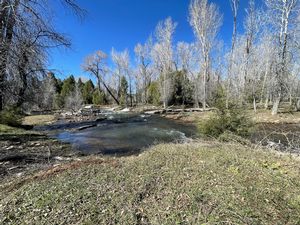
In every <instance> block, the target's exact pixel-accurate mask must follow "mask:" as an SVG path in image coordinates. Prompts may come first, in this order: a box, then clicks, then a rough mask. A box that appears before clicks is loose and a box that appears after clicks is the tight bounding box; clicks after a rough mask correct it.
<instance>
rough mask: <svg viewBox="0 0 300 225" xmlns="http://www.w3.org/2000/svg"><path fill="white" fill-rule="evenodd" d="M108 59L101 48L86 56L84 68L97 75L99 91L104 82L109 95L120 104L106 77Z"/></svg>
mask: <svg viewBox="0 0 300 225" xmlns="http://www.w3.org/2000/svg"><path fill="white" fill-rule="evenodd" d="M106 59H107V55H106V54H105V53H104V52H102V51H100V50H99V51H96V52H95V53H94V54H91V55H89V56H87V57H86V58H85V60H84V63H83V64H82V68H83V70H84V71H85V72H88V73H90V74H92V75H94V76H95V77H96V79H97V83H98V88H99V91H101V84H103V86H104V88H105V89H106V90H107V92H108V93H109V95H110V96H111V97H112V98H113V99H114V100H115V102H116V103H117V104H118V105H119V104H120V103H119V100H118V99H117V98H116V97H115V96H114V94H113V92H112V91H111V90H110V88H109V86H108V85H107V84H106V82H105V79H104V77H105V75H106V73H107V72H108V68H107V65H106Z"/></svg>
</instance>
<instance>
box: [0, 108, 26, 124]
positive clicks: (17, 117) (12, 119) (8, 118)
mask: <svg viewBox="0 0 300 225" xmlns="http://www.w3.org/2000/svg"><path fill="white" fill-rule="evenodd" d="M0 124H5V125H8V126H12V127H19V126H21V124H22V116H21V111H20V109H18V108H15V107H10V108H7V109H4V110H3V111H1V112H0Z"/></svg>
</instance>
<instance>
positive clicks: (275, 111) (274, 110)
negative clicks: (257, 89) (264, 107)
mask: <svg viewBox="0 0 300 225" xmlns="http://www.w3.org/2000/svg"><path fill="white" fill-rule="evenodd" d="M280 100H281V95H280V94H279V95H278V96H276V98H275V100H274V103H273V108H272V115H273V116H274V115H277V114H278V109H279V104H280Z"/></svg>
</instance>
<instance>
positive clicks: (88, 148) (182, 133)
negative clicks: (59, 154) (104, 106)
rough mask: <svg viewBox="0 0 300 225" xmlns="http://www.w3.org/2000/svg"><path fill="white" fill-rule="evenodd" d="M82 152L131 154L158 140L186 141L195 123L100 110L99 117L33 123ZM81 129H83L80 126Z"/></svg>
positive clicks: (168, 141) (193, 132) (159, 141)
mask: <svg viewBox="0 0 300 225" xmlns="http://www.w3.org/2000/svg"><path fill="white" fill-rule="evenodd" d="M35 129H36V130H42V131H46V132H47V133H48V134H49V136H51V137H53V138H56V139H58V140H60V141H63V142H66V143H70V144H71V145H72V147H73V149H74V150H76V151H79V152H81V153H83V154H104V155H117V156H122V155H132V154H138V153H139V152H141V151H142V150H143V149H145V148H148V147H150V146H151V145H154V144H159V143H170V142H185V141H186V140H188V139H189V138H191V137H193V135H195V134H196V127H195V126H194V125H192V124H185V123H180V122H176V121H173V120H169V119H166V118H162V117H160V116H157V115H144V114H132V113H123V114H121V113H113V114H103V115H102V118H100V119H99V121H98V122H97V121H90V122H79V123H64V121H61V122H59V123H56V124H54V125H50V126H43V127H36V128H35ZM81 129H82V130H81Z"/></svg>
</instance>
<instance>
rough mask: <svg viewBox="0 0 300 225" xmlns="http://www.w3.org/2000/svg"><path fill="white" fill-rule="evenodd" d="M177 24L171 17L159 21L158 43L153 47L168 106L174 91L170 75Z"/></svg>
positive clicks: (165, 101) (163, 95)
mask: <svg viewBox="0 0 300 225" xmlns="http://www.w3.org/2000/svg"><path fill="white" fill-rule="evenodd" d="M176 26H177V24H176V23H174V22H173V21H172V19H171V18H170V17H169V18H167V19H166V20H164V21H161V22H159V23H158V25H157V27H156V31H155V36H156V39H157V43H155V45H154V46H153V49H152V52H151V54H152V59H153V62H154V64H155V68H156V70H157V72H158V73H159V74H160V78H161V82H160V83H161V96H162V100H163V104H164V108H166V107H167V106H168V104H169V100H170V94H171V93H172V78H171V77H170V74H171V72H172V71H173V65H174V64H173V46H172V42H173V35H174V32H175V29H176Z"/></svg>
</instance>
